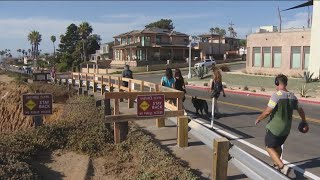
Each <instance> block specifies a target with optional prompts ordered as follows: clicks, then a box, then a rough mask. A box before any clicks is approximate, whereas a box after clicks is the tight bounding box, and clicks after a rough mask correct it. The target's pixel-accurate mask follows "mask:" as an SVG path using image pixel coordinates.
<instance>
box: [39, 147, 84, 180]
mask: <svg viewBox="0 0 320 180" xmlns="http://www.w3.org/2000/svg"><path fill="white" fill-rule="evenodd" d="M88 166H89V156H87V155H81V154H77V153H75V152H62V151H55V152H53V153H52V154H51V155H50V154H46V153H44V154H41V155H39V156H38V158H37V161H35V162H34V167H35V168H36V169H37V172H38V173H39V175H40V176H41V177H42V178H43V179H47V180H56V179H63V180H84V179H86V175H87V171H88Z"/></svg>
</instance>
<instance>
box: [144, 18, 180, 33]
mask: <svg viewBox="0 0 320 180" xmlns="http://www.w3.org/2000/svg"><path fill="white" fill-rule="evenodd" d="M154 27H156V28H161V29H168V30H170V31H172V30H173V29H174V26H173V23H172V20H171V19H160V20H159V21H156V22H152V23H150V24H147V25H146V26H145V28H154Z"/></svg>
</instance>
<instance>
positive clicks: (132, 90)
mask: <svg viewBox="0 0 320 180" xmlns="http://www.w3.org/2000/svg"><path fill="white" fill-rule="evenodd" d="M62 81H63V80H62V79H58V82H59V84H61V83H62ZM76 81H78V89H79V91H78V93H79V94H84V95H88V91H89V90H90V86H91V85H90V84H92V90H93V92H98V89H99V90H100V93H101V95H103V98H104V102H105V107H107V108H111V107H110V104H111V101H110V100H112V101H113V114H111V110H106V111H105V112H109V113H107V114H105V115H106V117H105V122H106V123H113V124H114V138H115V143H120V142H121V141H122V140H123V139H124V138H125V135H123V134H124V133H123V132H122V131H124V132H126V131H127V129H126V128H127V124H125V123H126V122H127V121H136V120H145V119H156V126H157V127H159V128H161V127H164V126H165V119H166V118H168V117H177V120H178V123H177V124H178V126H177V144H178V146H179V147H187V146H188V118H187V117H186V116H184V110H183V104H182V103H183V102H182V98H183V96H184V92H182V91H178V90H175V89H172V88H167V87H163V86H160V85H159V84H156V83H152V82H147V81H143V80H137V79H129V78H123V77H120V76H111V75H100V74H89V73H72V79H71V83H69V82H70V81H69V80H67V79H65V80H64V82H67V83H68V87H69V88H71V87H72V86H75V85H76ZM124 81H125V82H128V87H125V86H123V84H122V82H124ZM98 86H100V88H98ZM158 94H161V95H164V96H165V99H166V101H165V108H166V111H165V114H164V115H163V116H161V117H138V116H137V112H136V111H135V109H133V108H134V100H135V99H136V98H137V96H138V95H158ZM123 99H128V102H127V103H128V106H127V110H124V111H125V112H128V113H126V114H123V113H122V114H120V112H119V109H120V105H119V101H120V102H123ZM122 108H123V107H122Z"/></svg>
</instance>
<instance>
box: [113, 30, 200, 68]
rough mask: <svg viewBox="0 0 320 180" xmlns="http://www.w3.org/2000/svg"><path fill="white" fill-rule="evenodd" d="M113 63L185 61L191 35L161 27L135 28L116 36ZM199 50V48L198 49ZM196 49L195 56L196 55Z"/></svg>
mask: <svg viewBox="0 0 320 180" xmlns="http://www.w3.org/2000/svg"><path fill="white" fill-rule="evenodd" d="M114 38H115V41H114V42H115V44H114V47H113V53H114V58H113V60H114V61H113V62H112V64H121V62H128V61H129V62H132V61H133V62H136V63H127V64H131V65H132V66H137V65H138V64H139V62H147V63H140V64H162V63H166V62H167V60H171V61H172V62H185V61H186V58H187V57H188V56H189V47H188V45H189V35H187V34H184V33H181V32H176V31H170V30H167V29H160V28H146V29H143V30H133V31H130V32H126V33H123V34H119V35H117V36H114ZM198 52H199V50H198ZM196 53H197V52H195V51H194V49H193V50H192V54H193V57H194V56H196Z"/></svg>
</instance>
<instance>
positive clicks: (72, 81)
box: [71, 78, 76, 86]
mask: <svg viewBox="0 0 320 180" xmlns="http://www.w3.org/2000/svg"><path fill="white" fill-rule="evenodd" d="M75 84H76V80H75V79H73V78H72V79H71V85H72V86H75Z"/></svg>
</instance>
